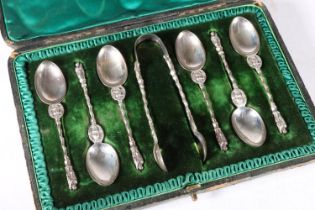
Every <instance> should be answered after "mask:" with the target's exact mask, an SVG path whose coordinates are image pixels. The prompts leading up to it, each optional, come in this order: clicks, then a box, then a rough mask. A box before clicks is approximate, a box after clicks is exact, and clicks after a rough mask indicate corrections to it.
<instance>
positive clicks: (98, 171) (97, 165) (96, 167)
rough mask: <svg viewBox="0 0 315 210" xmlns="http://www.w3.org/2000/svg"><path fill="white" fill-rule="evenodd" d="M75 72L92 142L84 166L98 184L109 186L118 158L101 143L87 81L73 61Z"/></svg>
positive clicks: (112, 180) (102, 137) (115, 176)
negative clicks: (82, 94) (83, 101)
mask: <svg viewBox="0 0 315 210" xmlns="http://www.w3.org/2000/svg"><path fill="white" fill-rule="evenodd" d="M75 73H76V75H77V77H78V79H79V81H80V84H81V87H82V89H83V93H84V97H85V101H86V104H87V107H88V110H89V115H90V126H89V129H88V136H89V139H90V141H91V142H92V143H93V145H92V146H90V147H89V149H88V151H87V153H86V158H85V159H86V168H87V171H88V172H89V174H90V176H91V178H92V179H93V180H94V181H95V182H96V183H97V184H99V185H102V186H109V185H111V184H112V183H113V182H114V181H115V180H116V178H117V176H118V173H119V158H118V155H117V152H116V150H115V149H114V148H113V147H112V146H111V145H110V144H107V143H102V141H103V139H104V131H103V129H102V127H101V126H100V125H99V124H97V122H96V119H95V116H94V112H93V107H92V104H91V100H90V97H89V95H88V89H87V83H86V78H85V72H84V69H83V65H82V64H81V63H79V62H77V63H75Z"/></svg>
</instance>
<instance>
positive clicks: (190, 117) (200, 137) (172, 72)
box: [135, 34, 207, 161]
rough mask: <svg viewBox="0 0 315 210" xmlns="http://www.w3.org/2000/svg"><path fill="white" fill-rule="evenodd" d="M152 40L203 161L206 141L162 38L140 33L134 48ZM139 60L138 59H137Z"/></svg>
mask: <svg viewBox="0 0 315 210" xmlns="http://www.w3.org/2000/svg"><path fill="white" fill-rule="evenodd" d="M146 40H147V41H153V42H155V43H157V44H158V45H159V47H160V48H161V49H162V51H163V58H164V60H165V62H166V63H167V65H168V68H169V70H170V75H171V76H172V79H173V81H174V82H175V85H176V87H177V89H178V92H179V95H180V97H181V100H182V103H183V104H184V108H185V112H186V116H187V118H188V122H189V124H190V128H191V130H192V131H193V134H194V135H195V137H196V138H197V140H198V148H199V150H200V151H199V153H200V154H201V155H202V159H203V160H204V161H205V160H206V158H207V143H206V140H205V138H204V137H203V135H202V134H201V133H200V132H199V131H198V128H197V126H196V123H195V120H194V118H193V115H192V113H191V111H190V108H189V105H188V101H187V99H186V95H185V93H184V91H183V88H182V85H181V84H180V82H179V79H178V76H177V73H176V71H175V68H174V64H173V62H172V60H171V58H170V56H169V54H168V51H167V49H166V47H165V45H164V43H163V42H162V40H161V39H160V37H158V36H157V35H155V34H145V35H142V36H140V37H138V38H137V40H136V42H135V49H136V47H137V46H138V45H139V44H140V43H142V42H144V41H146ZM135 57H136V61H138V55H137V52H136V51H135ZM138 62H139V61H138Z"/></svg>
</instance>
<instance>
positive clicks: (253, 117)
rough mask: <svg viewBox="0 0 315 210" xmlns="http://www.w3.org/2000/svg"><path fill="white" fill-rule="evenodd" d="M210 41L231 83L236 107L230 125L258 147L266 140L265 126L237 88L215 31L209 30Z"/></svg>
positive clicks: (245, 140)
mask: <svg viewBox="0 0 315 210" xmlns="http://www.w3.org/2000/svg"><path fill="white" fill-rule="evenodd" d="M211 41H212V43H213V45H214V46H215V49H216V51H217V52H218V55H219V56H220V58H221V60H222V62H223V64H224V68H225V70H226V72H227V75H228V77H229V79H230V82H231V84H232V88H233V90H232V93H231V99H232V102H233V104H234V105H235V106H236V107H237V108H236V109H235V110H234V111H233V113H232V116H231V121H232V126H233V128H234V130H235V132H236V134H237V135H238V136H239V137H240V139H242V140H243V141H244V142H245V143H247V144H248V145H251V146H254V147H259V146H261V145H263V143H264V142H265V140H266V133H267V131H266V126H265V123H264V121H263V119H262V118H261V116H260V115H259V113H258V112H257V111H256V110H254V109H253V108H250V107H246V103H247V97H246V95H245V93H244V91H243V90H242V89H240V88H239V86H238V84H237V81H236V79H235V77H234V76H233V73H232V71H231V69H230V67H229V64H228V62H227V60H226V58H225V53H224V50H223V47H222V45H221V40H220V38H219V36H218V34H217V33H216V32H211Z"/></svg>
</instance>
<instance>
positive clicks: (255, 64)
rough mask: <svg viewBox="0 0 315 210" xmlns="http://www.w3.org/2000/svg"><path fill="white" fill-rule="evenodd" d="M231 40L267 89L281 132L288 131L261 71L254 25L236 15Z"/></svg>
mask: <svg viewBox="0 0 315 210" xmlns="http://www.w3.org/2000/svg"><path fill="white" fill-rule="evenodd" d="M229 33H230V40H231V43H232V46H233V47H234V49H235V51H236V52H237V53H238V54H240V55H242V56H244V57H246V60H247V63H248V65H249V66H250V67H251V68H253V69H255V70H256V72H257V74H258V76H259V79H260V81H261V83H262V85H263V87H264V89H265V91H266V94H267V98H268V102H269V105H270V109H271V111H272V114H273V116H274V119H275V123H276V125H277V127H278V130H279V132H280V133H283V134H284V133H287V124H286V122H285V120H284V119H283V117H282V115H281V113H280V112H279V111H278V108H277V105H276V103H275V102H274V100H273V97H272V94H271V92H270V89H269V86H268V84H267V81H266V79H265V77H264V75H263V73H262V71H261V67H262V60H261V58H260V56H258V55H257V53H258V52H259V49H260V39H259V35H258V32H257V31H256V29H255V27H254V25H253V24H252V23H251V22H250V21H249V20H247V19H246V18H244V17H240V16H239V17H235V18H234V19H233V21H232V23H231V25H230V32H229Z"/></svg>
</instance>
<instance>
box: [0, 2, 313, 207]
mask: <svg viewBox="0 0 315 210" xmlns="http://www.w3.org/2000/svg"><path fill="white" fill-rule="evenodd" d="M248 3H252V4H256V5H257V6H260V7H261V8H262V9H263V10H264V12H265V14H266V16H267V19H268V20H269V22H270V24H271V27H272V29H273V31H274V33H275V36H276V37H277V39H278V41H279V44H280V47H281V48H282V50H283V53H284V55H285V57H286V58H287V60H288V63H289V65H290V67H291V70H292V73H293V75H294V77H295V79H296V82H297V84H298V85H299V87H300V90H301V92H302V94H303V96H304V98H305V101H306V103H307V105H308V106H309V108H310V111H311V112H312V115H313V116H315V107H314V104H313V102H312V100H311V98H310V95H309V93H308V92H307V90H306V88H305V86H304V84H303V82H302V79H301V77H300V75H299V73H298V71H297V69H296V66H295V65H294V63H293V61H292V58H291V56H290V54H289V52H288V50H287V48H286V46H285V44H284V42H283V40H282V38H281V36H280V33H279V31H278V29H277V27H276V25H275V23H274V21H273V19H272V17H271V15H270V13H269V12H268V10H267V8H266V7H265V5H263V4H262V3H261V2H255V1H252V0H241V1H240V0H227V1H220V2H219V3H218V4H213V3H212V4H209V5H203V6H197V7H193V8H189V9H184V10H177V11H172V12H167V13H164V14H158V15H153V16H147V17H144V18H140V19H137V20H132V21H124V22H120V23H115V24H112V25H108V26H100V27H96V28H92V29H88V30H84V31H80V32H73V33H70V34H65V35H59V36H52V37H46V38H40V39H34V40H30V41H23V42H19V43H12V42H11V41H10V40H9V39H8V37H7V34H6V32H5V27H4V24H3V16H2V11H1V10H0V15H1V18H2V21H1V26H0V27H1V31H2V35H3V36H4V39H5V40H6V42H7V43H8V44H9V45H11V46H12V47H13V48H15V49H16V50H15V51H14V52H13V53H12V55H11V56H10V58H9V60H8V70H9V77H10V82H11V88H12V92H13V96H14V102H15V106H16V111H17V118H18V123H19V127H20V133H21V137H22V144H23V148H24V155H25V159H26V164H27V168H28V173H29V176H30V182H31V186H32V191H33V197H34V202H35V205H36V208H37V209H41V204H40V201H39V196H38V192H37V185H36V179H35V175H34V169H33V163H32V157H31V154H30V148H29V144H28V138H27V130H26V128H25V121H24V114H23V110H22V107H21V101H20V96H19V92H18V89H17V81H16V77H15V73H14V65H13V61H14V58H15V57H16V56H17V55H18V54H19V53H21V52H24V51H32V50H33V49H36V48H42V47H45V46H51V45H55V44H58V43H66V42H69V41H73V40H79V39H83V38H88V37H95V36H101V35H105V34H108V33H113V32H117V31H122V30H128V29H131V28H136V27H140V26H144V25H148V24H152V23H156V22H161V21H167V20H171V19H174V18H178V17H181V16H189V15H193V14H198V13H202V12H206V11H211V10H216V9H222V8H227V7H231V6H239V5H243V4H248ZM314 159H315V154H314V155H310V156H306V157H303V158H297V159H294V160H290V161H286V162H283V163H279V164H277V165H273V166H268V167H264V168H261V169H258V170H254V171H251V172H246V173H242V174H239V175H235V176H232V177H229V178H224V179H220V180H217V181H213V182H210V183H207V184H204V185H194V186H189V187H187V188H186V189H182V190H179V191H175V192H172V193H168V194H165V195H159V196H156V197H153V198H147V199H144V200H140V201H137V202H133V203H131V204H124V205H121V206H118V207H115V208H113V209H129V208H135V207H140V206H144V205H147V204H151V203H156V202H160V201H164V200H167V199H170V198H174V197H177V196H182V195H186V194H191V195H195V194H197V193H199V192H202V191H209V190H214V189H218V188H222V187H225V186H229V185H232V184H235V183H238V182H241V181H244V180H247V179H249V178H251V177H255V176H258V175H261V174H265V173H268V172H272V171H275V170H279V169H283V168H288V167H296V166H298V165H301V164H305V163H307V162H310V161H312V160H314Z"/></svg>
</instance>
